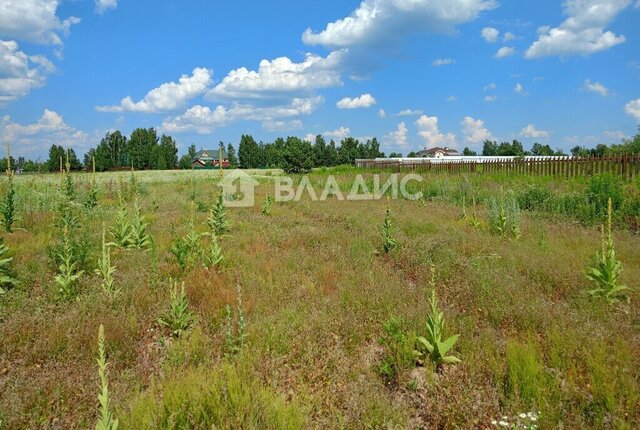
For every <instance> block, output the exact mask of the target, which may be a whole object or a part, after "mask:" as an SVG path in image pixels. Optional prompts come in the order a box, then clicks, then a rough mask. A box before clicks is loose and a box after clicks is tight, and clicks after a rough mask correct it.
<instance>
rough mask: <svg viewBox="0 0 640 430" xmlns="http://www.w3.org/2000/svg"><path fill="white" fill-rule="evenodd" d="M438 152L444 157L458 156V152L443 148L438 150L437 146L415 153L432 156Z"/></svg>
mask: <svg viewBox="0 0 640 430" xmlns="http://www.w3.org/2000/svg"><path fill="white" fill-rule="evenodd" d="M438 152H442V153H444V154H445V155H459V154H460V153H459V152H458V151H456V150H455V149H451V148H448V147H446V146H445V147H444V148H440V147H439V146H436V147H433V148H428V149H427V148H425V149H423V150H422V151H418V152H417V153H416V155H434V154H437V153H438Z"/></svg>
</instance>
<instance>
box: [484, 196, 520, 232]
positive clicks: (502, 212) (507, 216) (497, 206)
mask: <svg viewBox="0 0 640 430" xmlns="http://www.w3.org/2000/svg"><path fill="white" fill-rule="evenodd" d="M487 216H488V218H489V227H490V228H491V231H492V232H493V233H495V234H497V235H499V236H511V237H512V238H514V239H517V238H519V237H520V235H521V232H520V207H519V206H518V202H517V200H516V199H515V198H514V197H513V196H511V195H510V196H508V197H506V198H505V197H501V198H491V199H490V200H489V207H488V208H487Z"/></svg>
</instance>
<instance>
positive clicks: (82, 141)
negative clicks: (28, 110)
mask: <svg viewBox="0 0 640 430" xmlns="http://www.w3.org/2000/svg"><path fill="white" fill-rule="evenodd" d="M0 131H1V133H0V135H1V136H2V139H3V141H4V142H3V143H6V142H9V143H11V147H12V151H13V153H15V154H16V155H26V156H30V155H31V156H33V155H37V154H41V153H42V152H44V151H46V150H47V148H49V147H50V146H51V145H52V144H56V145H62V146H69V147H74V148H75V149H76V150H78V149H82V148H86V147H88V135H87V133H85V132H83V131H81V130H78V129H76V128H74V127H71V126H70V125H68V124H66V123H65V122H64V119H63V118H62V116H61V115H60V114H58V113H57V112H55V111H52V110H49V109H45V110H44V112H43V114H42V116H41V117H40V118H39V119H38V120H37V121H36V122H34V123H31V124H26V125H23V124H18V123H15V122H13V121H12V120H11V117H10V116H9V115H5V116H3V117H2V118H0Z"/></svg>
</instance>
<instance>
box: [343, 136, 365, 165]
mask: <svg viewBox="0 0 640 430" xmlns="http://www.w3.org/2000/svg"><path fill="white" fill-rule="evenodd" d="M359 143H360V142H358V140H357V139H354V138H353V137H345V138H344V139H342V140H341V141H340V147H339V148H338V164H353V163H354V161H355V159H356V158H357V157H358V144H359Z"/></svg>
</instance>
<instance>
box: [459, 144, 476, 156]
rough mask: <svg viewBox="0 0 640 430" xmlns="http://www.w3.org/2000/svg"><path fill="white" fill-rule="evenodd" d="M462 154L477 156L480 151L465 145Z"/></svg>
mask: <svg viewBox="0 0 640 430" xmlns="http://www.w3.org/2000/svg"><path fill="white" fill-rule="evenodd" d="M462 155H466V156H476V155H478V153H477V152H476V151H472V150H471V149H469V147H468V146H465V147H464V149H463V150H462Z"/></svg>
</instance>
